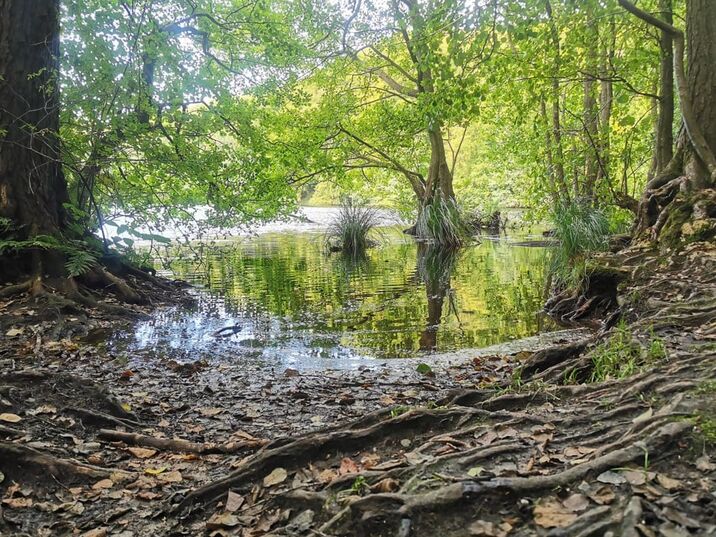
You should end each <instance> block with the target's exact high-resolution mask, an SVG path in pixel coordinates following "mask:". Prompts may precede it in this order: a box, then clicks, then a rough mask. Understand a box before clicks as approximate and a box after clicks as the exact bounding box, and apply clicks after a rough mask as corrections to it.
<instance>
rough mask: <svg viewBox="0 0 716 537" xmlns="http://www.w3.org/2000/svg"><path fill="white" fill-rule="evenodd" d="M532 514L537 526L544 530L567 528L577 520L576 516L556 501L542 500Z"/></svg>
mask: <svg viewBox="0 0 716 537" xmlns="http://www.w3.org/2000/svg"><path fill="white" fill-rule="evenodd" d="M532 514H533V515H534V518H535V524H537V525H538V526H541V527H543V528H566V527H567V526H569V525H570V524H571V523H572V522H574V521H575V520H576V519H577V515H576V514H574V513H573V512H572V511H570V510H569V509H567V508H566V507H565V506H564V505H562V503H561V502H559V501H558V500H555V499H547V500H542V501H541V502H540V503H538V504H537V505H535V508H534V510H533V511H532Z"/></svg>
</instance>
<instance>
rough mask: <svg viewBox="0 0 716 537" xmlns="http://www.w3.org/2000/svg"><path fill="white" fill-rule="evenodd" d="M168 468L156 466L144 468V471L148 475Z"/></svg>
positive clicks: (159, 472) (157, 473)
mask: <svg viewBox="0 0 716 537" xmlns="http://www.w3.org/2000/svg"><path fill="white" fill-rule="evenodd" d="M168 469H169V468H168V467H167V466H160V467H158V468H145V469H144V473H145V474H149V475H159V474H161V473H163V472H166V471H167V470H168Z"/></svg>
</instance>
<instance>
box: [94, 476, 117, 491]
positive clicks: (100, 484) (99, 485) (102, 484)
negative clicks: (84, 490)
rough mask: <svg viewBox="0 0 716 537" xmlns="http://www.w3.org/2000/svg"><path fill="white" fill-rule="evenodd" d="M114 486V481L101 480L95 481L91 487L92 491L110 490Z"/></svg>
mask: <svg viewBox="0 0 716 537" xmlns="http://www.w3.org/2000/svg"><path fill="white" fill-rule="evenodd" d="M113 486H114V481H112V480H111V479H101V480H100V481H97V482H96V483H95V484H94V485H92V489H93V490H105V489H111V488H112V487H113Z"/></svg>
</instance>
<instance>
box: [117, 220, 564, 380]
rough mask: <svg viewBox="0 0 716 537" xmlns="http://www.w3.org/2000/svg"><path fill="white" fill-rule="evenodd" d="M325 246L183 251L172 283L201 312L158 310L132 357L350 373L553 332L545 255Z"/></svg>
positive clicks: (134, 340)
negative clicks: (545, 312) (351, 251)
mask: <svg viewBox="0 0 716 537" xmlns="http://www.w3.org/2000/svg"><path fill="white" fill-rule="evenodd" d="M319 227H320V226H319ZM324 242H325V241H324V234H323V232H322V231H321V230H320V229H311V228H308V229H305V228H301V227H300V226H299V227H298V228H294V229H283V230H279V231H272V232H267V233H262V234H260V235H258V236H253V237H249V236H244V237H240V238H237V239H236V240H233V241H229V242H225V243H223V244H221V245H218V246H213V247H212V248H205V247H200V248H199V249H200V250H201V251H202V255H201V256H198V257H197V256H196V255H194V254H195V253H196V251H194V252H189V251H187V250H181V249H179V250H175V251H174V252H173V254H172V255H173V261H172V264H171V270H172V273H173V275H174V276H175V277H177V278H180V279H183V280H186V281H188V282H190V283H191V284H193V285H194V286H195V287H196V289H197V290H196V291H195V294H196V296H197V298H198V301H197V305H196V306H195V307H194V308H193V309H190V310H189V311H187V310H186V309H178V308H176V309H174V308H173V309H166V310H161V311H159V312H157V313H155V314H154V315H153V317H152V318H151V319H149V320H148V321H144V322H141V323H140V324H139V325H138V326H137V327H136V328H135V330H134V331H133V332H131V333H127V334H124V335H123V336H120V338H119V340H118V342H119V343H121V347H122V348H124V349H125V350H129V351H131V352H132V354H133V355H134V356H137V355H140V356H141V354H142V353H144V352H147V353H148V352H150V351H151V352H152V353H156V352H157V351H159V352H160V353H161V352H165V353H166V354H167V355H171V357H172V358H173V359H175V360H179V361H193V360H198V359H202V358H204V359H232V360H233V359H237V358H245V359H260V360H264V359H265V360H267V361H271V362H276V363H277V365H279V366H285V367H291V366H298V367H300V366H306V364H311V365H312V366H316V364H318V366H319V367H320V365H321V364H324V366H325V367H345V366H346V364H347V363H348V364H353V365H355V364H358V363H366V362H365V360H366V359H370V358H378V359H390V358H408V357H416V356H420V355H424V354H428V353H434V352H446V351H453V350H459V349H464V348H474V347H484V346H488V345H492V344H496V343H502V342H505V341H509V340H513V339H517V338H523V337H527V336H532V335H535V334H537V333H540V332H543V331H546V330H550V329H553V328H554V327H553V325H552V324H551V323H550V322H549V321H547V320H546V319H545V318H544V317H543V316H542V315H541V314H540V313H539V312H540V310H541V308H542V304H543V300H544V292H545V278H546V251H545V249H544V248H536V247H525V246H517V245H514V244H513V242H515V241H514V240H512V239H509V238H504V237H503V238H501V239H488V238H483V239H482V240H481V241H480V242H479V243H477V244H475V245H473V246H469V247H466V248H463V249H461V250H460V251H441V250H438V249H434V248H426V247H424V246H419V245H416V243H415V242H414V241H413V240H412V239H411V238H409V237H406V236H404V235H402V234H401V233H400V231H399V229H398V228H397V227H395V226H393V227H386V228H383V229H382V230H381V239H380V244H379V246H377V247H375V248H373V249H371V250H370V251H369V252H368V254H367V256H366V257H365V258H363V259H357V260H356V259H351V258H346V257H344V256H343V255H342V254H336V253H333V254H329V253H327V252H326V248H325V244H324ZM222 329H223V330H222ZM218 331H220V333H219V334H217V332H218Z"/></svg>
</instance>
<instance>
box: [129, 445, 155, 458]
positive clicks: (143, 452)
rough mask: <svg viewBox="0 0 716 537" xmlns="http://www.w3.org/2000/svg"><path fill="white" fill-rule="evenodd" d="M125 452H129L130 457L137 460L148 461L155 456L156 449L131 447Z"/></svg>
mask: <svg viewBox="0 0 716 537" xmlns="http://www.w3.org/2000/svg"><path fill="white" fill-rule="evenodd" d="M127 451H129V452H130V453H131V454H132V455H134V456H135V457H137V458H138V459H148V458H149V457H153V456H154V455H156V454H157V450H156V449H147V448H142V447H131V448H127Z"/></svg>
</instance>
